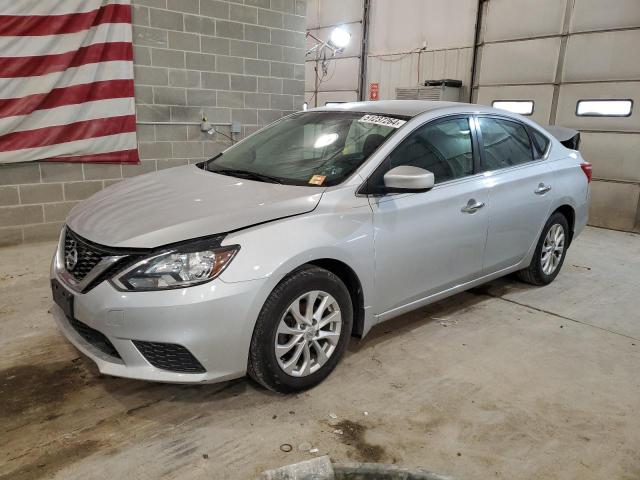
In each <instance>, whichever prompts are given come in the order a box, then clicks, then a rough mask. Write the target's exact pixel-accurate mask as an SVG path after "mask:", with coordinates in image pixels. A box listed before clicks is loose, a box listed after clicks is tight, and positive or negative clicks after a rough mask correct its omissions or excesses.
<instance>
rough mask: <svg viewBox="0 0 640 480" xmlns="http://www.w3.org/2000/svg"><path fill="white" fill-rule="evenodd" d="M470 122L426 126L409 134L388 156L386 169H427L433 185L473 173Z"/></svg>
mask: <svg viewBox="0 0 640 480" xmlns="http://www.w3.org/2000/svg"><path fill="white" fill-rule="evenodd" d="M472 144H473V143H472V139H471V129H470V128H469V119H468V118H466V117H464V118H461V117H458V118H452V119H450V120H442V121H438V122H436V123H428V124H426V125H424V126H422V127H420V128H418V129H417V130H416V131H414V132H413V133H411V134H410V135H409V136H408V137H407V138H406V139H405V140H404V141H403V142H402V143H401V144H400V145H399V146H398V147H397V148H396V149H395V150H394V151H393V152H392V153H391V155H390V156H389V161H388V170H390V169H392V168H395V167H398V166H401V165H411V166H414V167H420V168H423V169H425V170H429V171H430V172H431V173H433V175H434V177H435V183H436V184H438V183H442V182H446V181H449V180H454V179H456V178H461V177H465V176H467V175H471V174H473V148H472Z"/></svg>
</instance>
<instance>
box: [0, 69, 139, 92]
mask: <svg viewBox="0 0 640 480" xmlns="http://www.w3.org/2000/svg"><path fill="white" fill-rule="evenodd" d="M132 63H133V62H129V61H123V60H117V61H113V62H101V63H90V64H87V65H82V66H81V67H74V68H68V69H66V70H65V71H63V72H52V73H48V74H46V75H41V76H39V77H15V78H0V99H7V98H22V97H26V96H27V95H34V94H36V93H48V92H50V91H51V90H53V89H54V88H64V87H71V86H73V85H81V84H83V83H93V82H100V81H104V80H126V79H132V78H133V65H132Z"/></svg>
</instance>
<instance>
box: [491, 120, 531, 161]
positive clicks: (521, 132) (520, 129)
mask: <svg viewBox="0 0 640 480" xmlns="http://www.w3.org/2000/svg"><path fill="white" fill-rule="evenodd" d="M478 124H479V126H480V131H481V133H482V144H483V145H482V146H483V148H484V156H483V160H482V170H483V171H491V170H500V169H502V168H508V167H513V166H515V165H521V164H523V163H527V162H531V161H532V160H533V159H534V155H533V149H532V146H531V140H530V139H529V134H528V133H527V130H526V128H525V127H524V125H522V124H520V123H518V122H513V121H510V120H504V119H501V118H492V117H478Z"/></svg>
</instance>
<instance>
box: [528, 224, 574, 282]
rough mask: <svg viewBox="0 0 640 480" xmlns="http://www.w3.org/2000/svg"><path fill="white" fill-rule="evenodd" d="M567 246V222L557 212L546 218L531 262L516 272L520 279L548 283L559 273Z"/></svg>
mask: <svg viewBox="0 0 640 480" xmlns="http://www.w3.org/2000/svg"><path fill="white" fill-rule="evenodd" d="M568 247H569V223H568V222H567V219H566V217H565V216H564V215H562V214H561V213H559V212H556V213H554V214H553V215H551V218H549V220H547V223H546V224H545V226H544V228H543V229H542V233H541V235H540V239H539V240H538V245H537V246H536V251H535V253H534V255H533V258H532V259H531V263H530V264H529V266H528V267H527V268H525V269H524V270H520V271H519V272H518V276H519V277H520V279H521V280H523V281H525V282H527V283H530V284H532V285H538V286H542V285H548V284H549V283H551V282H553V280H554V279H555V278H556V277H557V276H558V273H560V269H561V268H562V264H563V263H564V257H565V255H566V254H567V248H568Z"/></svg>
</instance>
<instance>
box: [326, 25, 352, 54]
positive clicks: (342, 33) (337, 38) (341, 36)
mask: <svg viewBox="0 0 640 480" xmlns="http://www.w3.org/2000/svg"><path fill="white" fill-rule="evenodd" d="M350 41H351V34H350V33H349V32H347V31H346V30H345V29H344V28H342V27H336V28H334V29H333V31H332V32H331V36H330V37H329V42H328V43H329V46H331V47H333V48H335V49H337V50H342V49H343V48H345V47H346V46H347V45H349V42H350Z"/></svg>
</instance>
